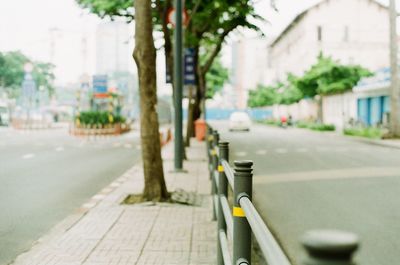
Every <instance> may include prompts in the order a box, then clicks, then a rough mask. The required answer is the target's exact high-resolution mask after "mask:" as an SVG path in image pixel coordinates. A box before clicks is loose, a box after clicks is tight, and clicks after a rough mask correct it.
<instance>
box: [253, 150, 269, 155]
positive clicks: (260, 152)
mask: <svg viewBox="0 0 400 265" xmlns="http://www.w3.org/2000/svg"><path fill="white" fill-rule="evenodd" d="M256 154H257V155H266V154H267V150H257V151H256Z"/></svg>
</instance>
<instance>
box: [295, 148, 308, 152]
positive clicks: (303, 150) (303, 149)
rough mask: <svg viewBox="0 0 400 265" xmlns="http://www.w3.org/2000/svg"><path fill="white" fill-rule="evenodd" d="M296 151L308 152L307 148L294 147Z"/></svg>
mask: <svg viewBox="0 0 400 265" xmlns="http://www.w3.org/2000/svg"><path fill="white" fill-rule="evenodd" d="M296 152H297V153H307V152H308V149H307V148H297V149H296Z"/></svg>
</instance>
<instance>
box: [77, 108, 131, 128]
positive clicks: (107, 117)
mask: <svg viewBox="0 0 400 265" xmlns="http://www.w3.org/2000/svg"><path fill="white" fill-rule="evenodd" d="M125 120H126V119H125V117H123V116H121V115H115V114H113V113H111V112H107V111H82V112H80V113H78V115H76V116H75V121H77V122H79V123H80V124H82V125H91V126H93V125H102V126H104V125H108V124H115V123H123V122H125Z"/></svg>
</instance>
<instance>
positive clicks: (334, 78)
mask: <svg viewBox="0 0 400 265" xmlns="http://www.w3.org/2000/svg"><path fill="white" fill-rule="evenodd" d="M371 74H372V73H371V72H370V71H369V70H367V69H365V68H363V67H361V66H359V65H342V64H340V63H339V62H338V61H334V60H333V59H332V58H331V57H325V56H323V54H322V53H321V54H320V55H319V56H318V61H317V63H316V64H314V65H313V66H311V68H310V69H309V70H308V71H306V72H305V74H304V75H303V76H302V77H300V78H297V80H296V81H295V85H296V86H297V88H299V89H300V91H301V92H302V93H303V95H304V96H305V97H315V96H316V95H318V97H317V100H318V122H322V120H323V117H322V115H323V113H322V96H324V95H331V94H338V93H344V92H346V91H348V90H351V89H352V88H353V87H354V86H355V85H356V84H357V82H358V81H359V80H360V79H361V78H362V77H365V76H370V75H371Z"/></svg>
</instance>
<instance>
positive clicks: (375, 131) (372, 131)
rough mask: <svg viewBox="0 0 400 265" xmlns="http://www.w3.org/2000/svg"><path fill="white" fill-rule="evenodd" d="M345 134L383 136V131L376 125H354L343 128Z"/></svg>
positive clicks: (371, 136) (369, 136)
mask: <svg viewBox="0 0 400 265" xmlns="http://www.w3.org/2000/svg"><path fill="white" fill-rule="evenodd" d="M343 133H344V134H345V135H350V136H361V137H366V138H382V135H383V132H382V130H381V129H379V128H375V127H365V128H364V127H353V128H345V129H344V130H343Z"/></svg>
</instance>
